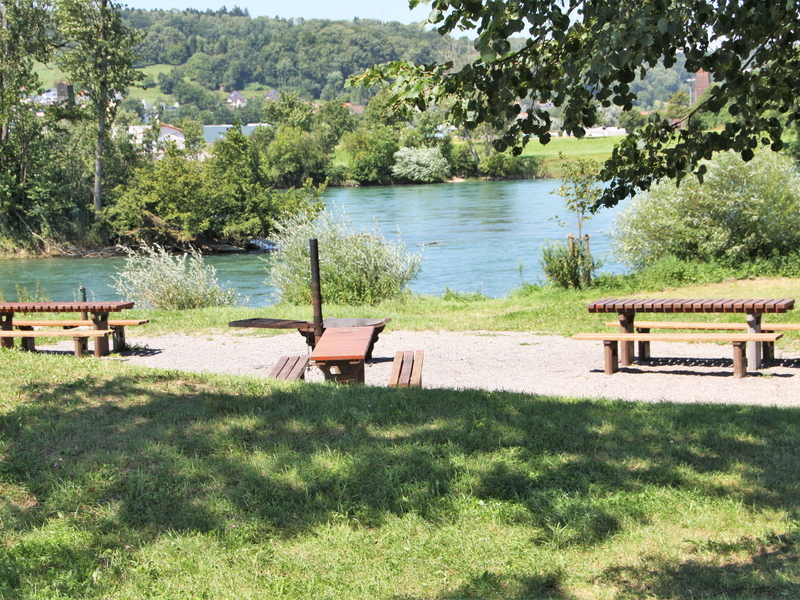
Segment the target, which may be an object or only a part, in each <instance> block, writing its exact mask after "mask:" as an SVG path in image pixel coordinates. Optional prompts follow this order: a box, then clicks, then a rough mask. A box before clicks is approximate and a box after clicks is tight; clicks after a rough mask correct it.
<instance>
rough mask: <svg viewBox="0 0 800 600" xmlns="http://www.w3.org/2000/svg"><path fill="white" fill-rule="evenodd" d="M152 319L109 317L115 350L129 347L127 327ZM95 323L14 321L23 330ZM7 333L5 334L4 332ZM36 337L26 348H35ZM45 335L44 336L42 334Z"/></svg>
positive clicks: (109, 326)
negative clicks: (126, 340)
mask: <svg viewBox="0 0 800 600" xmlns="http://www.w3.org/2000/svg"><path fill="white" fill-rule="evenodd" d="M149 322H150V319H109V320H108V328H109V329H110V330H111V332H112V333H113V335H114V337H113V338H112V339H113V343H114V351H115V352H121V351H122V350H125V348H127V344H126V343H125V328H126V327H131V326H135V325H144V324H145V323H149ZM93 326H94V323H93V322H92V321H89V320H83V319H61V320H57V319H52V320H43V321H18V320H15V321H14V327H16V328H18V329H21V330H23V331H33V328H34V327H63V328H64V329H74V328H76V327H93ZM4 335H5V334H4ZM34 337H35V336H31V337H29V338H27V340H26V341H27V342H28V345H29V346H30V347H26V350H35V347H34V341H33V340H34ZM42 337H44V336H42Z"/></svg>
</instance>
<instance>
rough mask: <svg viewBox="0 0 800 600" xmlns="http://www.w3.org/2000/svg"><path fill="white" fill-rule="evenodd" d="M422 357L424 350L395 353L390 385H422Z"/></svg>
mask: <svg viewBox="0 0 800 600" xmlns="http://www.w3.org/2000/svg"><path fill="white" fill-rule="evenodd" d="M422 358H423V351H422V350H417V351H416V352H411V351H406V352H398V353H397V354H395V355H394V362H393V363H392V374H391V375H390V376H389V387H422Z"/></svg>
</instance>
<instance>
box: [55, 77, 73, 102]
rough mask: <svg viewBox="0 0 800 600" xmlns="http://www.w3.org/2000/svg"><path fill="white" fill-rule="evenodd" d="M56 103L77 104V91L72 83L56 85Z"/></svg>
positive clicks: (64, 82)
mask: <svg viewBox="0 0 800 600" xmlns="http://www.w3.org/2000/svg"><path fill="white" fill-rule="evenodd" d="M56 101H57V102H58V103H59V104H61V103H64V102H72V103H74V102H75V89H74V88H73V87H72V84H71V83H67V82H66V81H59V82H58V83H57V84H56Z"/></svg>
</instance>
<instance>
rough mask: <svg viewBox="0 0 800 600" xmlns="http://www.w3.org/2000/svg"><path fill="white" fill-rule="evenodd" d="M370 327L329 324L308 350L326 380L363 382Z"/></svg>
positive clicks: (370, 333)
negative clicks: (312, 348) (314, 346)
mask: <svg viewBox="0 0 800 600" xmlns="http://www.w3.org/2000/svg"><path fill="white" fill-rule="evenodd" d="M373 329H374V328H373V327H329V328H328V329H326V330H325V332H324V333H323V334H322V337H321V338H320V339H319V342H317V346H316V348H314V351H313V352H312V353H311V360H312V362H314V363H316V365H317V366H318V367H319V368H320V370H321V371H322V372H323V373H324V374H325V379H326V381H338V382H340V383H364V361H365V360H366V357H367V352H368V351H369V348H370V344H371V343H372V335H373V333H374V331H373Z"/></svg>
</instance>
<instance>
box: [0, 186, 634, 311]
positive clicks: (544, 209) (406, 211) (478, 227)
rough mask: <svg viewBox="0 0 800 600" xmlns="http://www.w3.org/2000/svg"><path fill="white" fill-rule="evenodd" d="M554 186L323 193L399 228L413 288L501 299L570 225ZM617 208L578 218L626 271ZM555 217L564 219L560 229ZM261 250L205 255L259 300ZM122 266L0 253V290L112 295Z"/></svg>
mask: <svg viewBox="0 0 800 600" xmlns="http://www.w3.org/2000/svg"><path fill="white" fill-rule="evenodd" d="M560 184H561V182H560V181H559V180H554V179H546V180H543V179H539V180H523V181H471V182H462V183H446V184H438V185H413V186H387V187H360V188H330V189H328V190H327V191H326V192H325V201H326V203H327V206H328V207H329V208H330V209H336V210H340V211H341V210H343V211H344V212H345V214H346V215H347V216H348V217H349V218H350V219H351V220H352V222H353V224H354V226H355V227H356V229H357V230H358V231H361V230H362V229H363V230H367V231H369V230H372V229H373V227H374V226H375V221H376V219H377V222H378V224H379V226H380V228H381V231H382V234H383V235H384V237H386V238H387V239H392V240H393V239H396V232H397V230H398V228H399V229H400V231H401V233H402V236H401V239H402V241H403V242H404V243H405V244H406V248H407V250H408V251H410V252H415V253H416V252H421V253H422V257H423V259H422V271H421V272H420V275H419V277H418V278H417V279H416V280H415V281H413V282H412V283H411V286H410V287H411V289H412V291H414V292H416V293H420V294H430V295H436V296H441V295H442V293H443V292H444V291H445V289H446V288H448V287H449V288H450V289H452V290H455V291H460V292H474V291H479V292H482V293H483V294H486V295H487V296H492V297H499V296H503V295H505V294H506V293H508V292H509V291H510V290H512V289H514V288H516V287H519V286H520V283H521V281H522V280H523V279H524V280H525V281H526V282H529V283H536V282H538V281H543V280H544V276H543V274H542V270H541V266H540V264H539V252H540V248H541V246H542V245H543V244H545V243H546V242H547V241H548V240H551V241H552V240H558V239H561V240H563V239H565V237H566V235H567V234H568V233H577V229H576V227H575V217H574V215H572V214H570V213H568V212H567V211H566V210H564V208H563V206H564V203H563V199H562V198H561V197H560V196H558V195H556V194H551V193H550V192H551V191H553V190H555V189H557V188H558V187H559V185H560ZM622 206H624V204H623V205H620V207H617V208H615V209H604V210H601V211H600V212H598V213H597V214H596V215H594V217H593V218H592V219H591V220H589V221H587V222H586V223H584V232H585V233H588V234H589V235H590V236H591V237H590V247H591V251H592V254H593V255H595V256H597V257H600V258H603V259H604V260H605V264H604V265H603V268H602V269H601V270H602V271H609V272H612V273H621V272H623V271H624V268H623V266H622V265H621V264H619V263H618V262H616V261H615V260H614V257H613V255H612V253H611V249H610V247H609V237H608V235H607V232H608V230H609V229H610V226H611V224H612V222H613V218H614V214H615V212H616V211H617V210H619V208H621V207H622ZM556 215H558V216H559V217H561V219H562V220H563V221H566V222H567V225H568V226H567V227H560V226H559V225H558V223H557V221H556V220H555V217H556ZM320 252H324V249H323V248H320ZM263 258H268V255H265V254H235V255H224V256H209V257H206V261H207V262H208V263H210V264H212V265H214V267H215V268H216V269H217V276H218V278H219V280H220V282H221V283H225V282H230V284H229V285H230V286H232V287H235V288H237V289H238V290H239V292H240V293H241V294H242V295H243V296H249V297H250V301H249V304H250V305H251V306H264V305H267V304H270V303H272V302H274V299H273V292H274V290H272V289H271V288H270V287H269V286H268V285H266V284H265V283H264V280H265V278H266V276H267V271H266V267H267V266H268V263H265V262H264V260H262V259H263ZM520 263H522V264H523V269H522V277H521V276H520V269H519V267H520ZM123 265H124V259H123V258H102V259H91V258H86V259H69V258H53V259H21V260H17V259H12V260H4V261H2V262H0V290H2V291H3V292H4V294H5V297H6V300H7V301H14V300H16V299H17V293H16V289H15V287H16V285H17V284H19V285H20V286H21V287H26V288H28V290H29V291H30V292H31V293H33V291H34V289H35V288H36V282H37V281H39V282H40V283H41V286H42V287H43V288H44V289H45V291H46V293H47V294H48V295H49V296H50V297H51V299H52V300H61V301H70V300H74V299H76V298H75V294H76V290H77V288H78V285H79V284H83V286H84V287H86V289H87V291H88V299H89V300H91V299H96V300H118V299H120V298H119V297H118V296H117V294H116V292H115V291H114V289H113V288H112V287H111V284H113V281H112V279H111V275H113V274H115V273H117V272H118V271H119V270H120V269H122V267H123Z"/></svg>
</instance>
